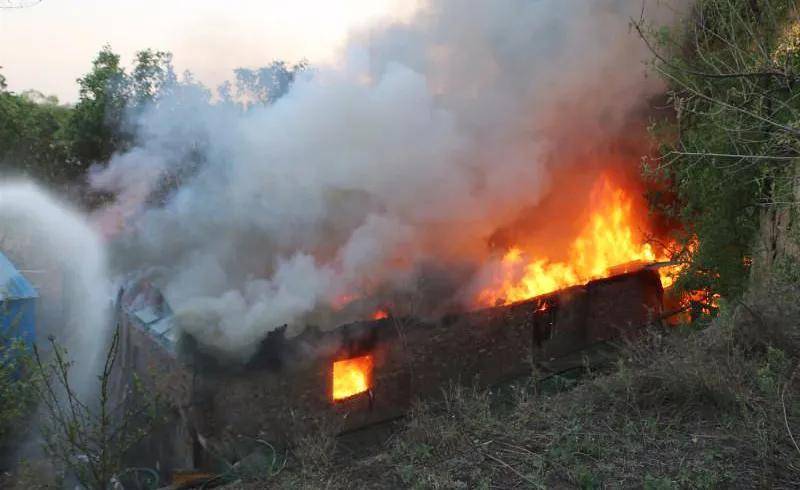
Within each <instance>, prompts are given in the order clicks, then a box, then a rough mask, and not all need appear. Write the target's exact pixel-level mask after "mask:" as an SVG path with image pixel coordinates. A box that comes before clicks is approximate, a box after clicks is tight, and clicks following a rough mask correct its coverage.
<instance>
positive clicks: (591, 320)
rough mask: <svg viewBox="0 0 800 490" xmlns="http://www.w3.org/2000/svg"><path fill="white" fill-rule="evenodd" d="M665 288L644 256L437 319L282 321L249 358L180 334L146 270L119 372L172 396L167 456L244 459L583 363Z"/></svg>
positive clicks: (199, 464) (638, 322)
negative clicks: (294, 326)
mask: <svg viewBox="0 0 800 490" xmlns="http://www.w3.org/2000/svg"><path fill="white" fill-rule="evenodd" d="M662 296H663V289H662V285H661V279H660V277H659V273H658V271H657V270H654V269H651V268H647V267H643V268H640V269H638V270H635V271H631V272H626V273H622V274H618V275H614V276H612V277H608V278H604V279H597V280H593V281H589V282H588V283H586V284H583V285H577V286H572V287H567V288H564V289H560V290H558V291H554V292H551V293H549V294H545V295H541V296H537V297H534V298H530V299H527V300H524V301H520V302H516V303H512V304H510V305H507V306H496V307H490V308H483V309H478V310H475V311H470V312H465V313H460V314H451V315H445V316H443V317H441V318H437V319H433V320H425V319H420V318H413V317H404V318H399V317H394V316H391V315H389V316H387V317H385V318H380V319H377V320H366V321H359V322H353V323H349V324H346V325H341V326H340V327H339V328H336V329H333V330H328V331H322V330H320V329H318V328H314V327H308V328H306V329H305V330H304V331H303V332H302V333H301V334H300V335H297V336H294V337H289V336H287V331H286V328H285V327H283V328H279V329H276V330H274V331H272V332H270V334H269V335H267V337H266V338H264V339H263V340H262V342H261V344H260V345H259V347H258V349H257V351H256V353H255V355H254V356H253V357H252V358H251V359H250V360H249V361H248V362H246V363H243V364H228V363H221V362H219V361H218V360H217V359H216V358H214V357H213V356H209V355H208V354H206V353H204V352H203V351H202V349H201V348H199V346H198V345H197V344H196V342H194V341H193V339H191V337H185V336H181V335H180V334H179V333H178V332H177V331H176V329H175V326H174V324H173V317H172V314H171V311H170V309H169V305H167V304H166V303H165V302H164V300H163V297H162V296H161V295H160V293H159V292H158V291H157V290H155V289H153V288H152V287H150V286H149V285H148V283H147V282H146V281H145V282H140V283H138V284H136V285H134V286H132V287H131V288H130V289H129V290H128V291H126V292H125V293H124V294H123V295H122V296H121V301H120V304H119V311H118V322H119V326H120V328H121V344H120V352H119V356H120V360H119V362H118V369H117V372H116V383H117V385H118V386H124V384H125V383H126V381H127V377H128V376H130V375H131V374H132V373H138V375H139V376H142V377H143V378H144V379H146V380H148V381H147V382H148V385H149V386H151V387H152V388H153V389H157V390H160V392H162V393H163V394H165V395H166V396H167V399H168V400H169V402H170V405H171V407H172V408H173V420H172V423H171V425H170V429H169V433H168V434H166V435H164V436H163V437H161V438H159V439H158V440H156V441H155V442H153V448H152V449H151V451H150V456H151V457H153V458H155V459H156V460H158V462H159V466H160V467H161V468H163V469H172V468H203V467H210V466H212V465H213V462H214V461H213V458H215V457H219V455H224V456H225V457H228V458H230V459H236V451H237V450H236V449H235V448H236V446H237V441H241V440H242V438H246V439H253V438H261V439H264V440H268V441H271V442H273V443H278V444H291V443H292V441H294V440H297V438H298V437H302V436H303V435H305V434H308V433H309V432H310V431H314V430H318V429H319V427H320V426H323V427H327V428H331V427H332V428H334V429H333V430H335V431H337V432H346V431H349V430H353V429H359V428H363V427H367V426H370V425H372V424H375V423H378V422H383V421H387V420H391V419H394V418H397V417H399V416H401V415H403V414H404V413H405V412H406V411H407V410H408V409H409V408H410V407H411V405H412V403H413V402H414V401H415V400H417V399H430V398H435V397H438V396H440V395H441V393H442V390H443V389H446V388H447V387H448V386H450V385H452V384H454V383H461V384H467V385H474V386H478V387H487V386H492V385H495V384H497V383H500V382H503V381H507V380H510V379H513V378H516V377H519V376H525V375H530V374H531V373H532V372H533V371H534V370H536V371H537V372H544V373H547V372H551V373H557V372H561V371H564V370H566V369H569V368H574V367H577V366H580V365H581V364H582V363H583V362H584V361H585V359H584V358H585V356H587V355H589V354H591V350H592V349H593V348H596V347H598V346H599V345H602V344H603V343H604V342H606V341H608V340H610V339H613V338H617V337H619V336H620V335H623V336H630V335H633V334H635V333H636V332H637V331H639V329H640V328H642V327H644V326H646V325H648V324H651V323H654V322H658V321H660V317H661V309H662ZM122 391H124V390H120V392H122ZM239 456H241V454H240V455H239Z"/></svg>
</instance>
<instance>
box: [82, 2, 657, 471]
mask: <svg viewBox="0 0 800 490" xmlns="http://www.w3.org/2000/svg"><path fill="white" fill-rule="evenodd" d="M645 3H646V4H647V6H648V12H651V13H653V16H652V18H656V17H657V15H658V13H659V11H658V6H656V5H655V4H656V2H650V1H648V2H645ZM651 9H656V10H655V11H653V10H651ZM660 12H661V13H663V12H664V11H660ZM641 13H642V5H639V4H637V5H633V6H632V5H631V3H630V2H627V1H624V0H602V1H597V2H592V5H591V6H589V7H587V6H585V5H572V4H571V3H569V2H561V1H556V0H541V1H534V2H527V1H526V2H514V1H510V2H478V3H476V4H475V5H472V6H471V8H466V9H465V8H463V4H462V2H460V1H455V0H440V1H431V2H424V5H423V7H422V8H421V10H420V12H419V14H418V15H416V16H414V17H413V18H411V19H410V20H408V22H402V23H396V24H392V25H388V26H387V25H383V26H379V27H376V28H373V29H367V30H366V31H364V32H360V33H357V34H354V35H353V37H352V39H351V42H350V43H349V44H348V46H347V50H345V52H344V54H343V56H342V59H341V60H339V61H340V63H339V64H336V65H335V66H324V67H321V68H320V69H318V70H315V71H313V73H312V72H308V73H299V74H297V76H296V77H295V78H293V82H292V84H291V87H290V88H289V89H287V91H286V92H285V93H281V94H276V97H275V98H274V99H275V102H274V103H271V104H268V105H265V106H263V107H262V106H257V105H256V106H251V107H247V108H246V109H245V110H242V108H240V107H237V106H235V105H232V104H223V103H220V104H215V103H210V102H209V100H208V97H203V96H202V94H200V96H198V94H197V93H195V92H193V91H191V90H189V89H186V91H185V92H182V90H183V89H184V88H185V87H184V88H181V87H177V88H176V91H175V93H174V94H172V95H171V96H167V97H164V98H162V99H159V101H158V103H157V104H154V105H153V106H152V107H147V108H146V109H145V110H143V111H141V112H140V113H138V114H137V118H138V119H137V121H136V123H137V124H136V127H137V128H138V134H137V144H136V145H135V147H134V148H132V149H131V150H130V151H128V152H126V153H124V154H120V155H116V156H115V157H114V158H113V159H112V161H111V162H110V163H109V165H108V166H107V167H106V168H103V169H98V170H97V171H96V172H95V173H94V174H93V175H92V176H91V183H92V185H93V186H94V187H95V188H97V189H100V190H103V191H105V192H111V193H113V194H114V195H115V200H114V202H112V203H111V204H110V205H109V206H108V207H106V208H104V209H101V210H100V211H99V212H98V213H97V215H96V216H95V218H96V219H97V222H98V223H100V224H101V226H105V225H106V224H108V223H109V222H111V224H112V225H113V226H108V227H107V228H106V233H107V235H108V236H109V240H110V249H111V257H112V262H113V263H114V265H115V269H117V270H118V271H119V272H121V273H123V274H131V275H132V276H134V277H137V278H138V279H137V280H135V281H133V282H130V283H128V286H127V287H126V288H125V290H124V293H123V295H122V298H121V301H120V302H119V304H118V305H117V309H118V315H117V316H118V323H119V324H120V325H121V327H122V332H123V335H122V343H121V355H122V358H123V360H122V362H121V363H120V364H119V366H120V367H121V369H120V373H119V380H118V381H119V382H120V383H121V384H123V383H124V379H125V376H126V374H125V373H133V372H139V373H147V372H158V373H161V374H160V375H158V376H155V377H154V378H153V384H154V385H155V386H156V387H157V388H158V389H159V391H163V392H167V393H169V395H170V397H171V399H172V405H173V406H174V407H175V414H174V415H175V417H176V420H179V421H180V423H176V424H175V427H180V428H181V429H180V433H179V434H173V436H174V437H171V438H168V439H169V440H172V441H176V442H175V443H174V444H175V445H176V446H175V447H172V448H170V450H169V451H165V452H164V454H172V455H173V456H172V457H173V459H175V461H174V462H173V463H174V464H173V466H193V465H200V466H202V465H203V464H204V462H203V458H204V457H205V456H203V455H204V454H207V453H209V452H217V453H219V452H220V449H219V447H218V446H220V445H222V444H224V441H226V440H228V439H230V438H231V437H234V436H236V435H239V434H244V435H248V434H249V435H251V436H252V435H253V434H259V433H260V434H263V435H264V437H265V438H266V439H269V440H291V439H292V438H294V437H296V435H297V434H302V433H303V432H304V431H306V430H309V428H310V427H311V426H313V423H312V422H313V421H314V420H318V419H322V420H329V421H333V422H336V424H339V425H340V428H341V429H342V430H348V429H353V428H357V427H363V426H366V425H368V424H371V423H374V422H378V421H382V420H387V419H390V418H392V417H396V416H398V415H399V414H402V413H403V412H404V411H405V410H406V409H407V407H408V406H409V404H410V403H411V402H412V400H414V399H416V398H428V397H430V396H434V395H435V394H437V393H439V392H440V390H441V389H442V388H443V387H446V386H447V385H448V384H449V383H452V382H464V383H474V382H476V379H477V382H478V384H480V385H483V386H486V385H491V384H494V383H496V382H500V381H502V380H504V379H507V378H509V377H513V376H516V375H520V374H524V373H527V372H530V370H531V369H532V366H537V369H545V370H546V369H552V370H553V371H558V370H559V369H561V368H562V367H563V365H564V364H569V363H570V362H574V359H573V360H572V361H570V359H571V356H574V355H576V353H578V352H581V351H584V350H585V349H587V348H590V347H591V346H593V345H595V344H596V343H598V342H602V341H605V340H608V339H610V338H613V337H615V336H617V335H618V334H620V333H625V332H631V331H634V330H636V329H637V328H638V327H641V326H643V325H645V324H647V323H648V322H650V321H653V320H657V319H658V318H660V315H661V308H662V294H663V286H662V284H664V285H667V284H669V277H668V276H666V275H663V276H664V277H661V276H662V274H660V273H659V271H658V270H656V269H653V268H652V267H653V265H654V264H657V263H661V262H666V261H668V260H669V258H670V254H669V252H668V251H667V250H665V247H657V246H656V245H655V243H656V242H657V241H655V240H649V241H648V240H647V238H648V237H652V236H656V237H659V238H664V237H665V236H666V235H665V233H664V226H662V225H661V224H659V223H657V222H655V220H654V219H653V218H652V216H649V215H648V211H647V205H646V203H645V202H644V199H643V193H644V191H645V188H644V185H643V183H642V182H641V178H640V176H639V172H638V170H639V163H640V158H641V156H642V155H645V154H647V153H648V151H649V150H650V148H649V144H648V139H647V132H646V125H647V121H648V116H649V115H650V113H651V105H650V104H649V100H650V99H651V98H652V97H654V96H656V95H657V94H658V93H659V91H660V89H661V87H660V85H659V82H657V81H655V80H653V79H648V78H645V77H644V76H643V74H642V70H641V66H640V63H639V61H640V60H641V59H642V58H644V57H646V48H645V47H644V46H642V45H641V43H640V42H639V41H638V40H637V39H635V36H631V37H625V34H626V33H628V22H629V19H630V17H631V16H634V15H635V16H638V15H641ZM667 15H671V14H670V12H667ZM612 67H613V68H612ZM189 88H191V87H189ZM662 241H663V240H662ZM423 286H424V287H423ZM370 318H371V320H366V319H370ZM176 430H177V429H176ZM166 439H167V438H165V440H166ZM178 446H179V447H178ZM167 459H168V458H167V456H165V457H164V459H163V460H164V461H166V460H167ZM165 464H166V463H165Z"/></svg>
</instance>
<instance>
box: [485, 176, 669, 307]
mask: <svg viewBox="0 0 800 490" xmlns="http://www.w3.org/2000/svg"><path fill="white" fill-rule="evenodd" d="M597 197H598V199H596V201H597V202H595V203H593V204H594V208H595V211H593V212H592V213H591V214H590V216H589V218H588V220H587V222H586V225H585V226H584V227H583V229H582V230H581V232H580V233H579V234H578V236H577V237H576V238H575V240H574V241H573V242H572V244H571V246H570V248H569V250H568V257H569V259H568V260H567V261H564V262H554V261H551V260H549V259H547V258H542V257H528V254H526V253H525V251H524V250H522V249H521V248H520V247H511V248H510V249H509V250H508V251H507V252H506V254H505V255H504V256H503V258H502V260H501V261H500V264H499V270H498V271H496V272H497V274H496V275H495V281H494V283H493V284H492V285H491V286H489V287H487V288H485V289H483V290H482V291H480V293H479V294H478V303H479V304H481V305H487V306H493V305H496V304H500V303H506V302H516V301H522V300H525V299H529V298H533V297H536V296H539V295H542V294H547V293H550V292H553V291H557V290H559V289H563V288H565V287H569V286H574V285H577V284H584V283H586V282H588V281H590V280H592V279H596V278H600V277H607V276H609V275H611V274H619V273H623V272H627V271H630V270H633V269H635V268H636V267H640V266H641V265H642V264H646V263H652V262H656V261H658V260H668V258H667V257H658V256H657V255H656V253H655V251H654V250H653V247H652V246H651V245H650V244H649V243H641V242H640V241H639V240H637V234H636V233H634V229H635V223H636V221H635V219H634V215H633V212H632V206H633V201H632V200H631V199H630V198H629V197H628V196H627V195H626V194H625V192H624V191H623V190H622V189H619V188H614V187H613V186H612V185H611V184H610V182H609V181H608V180H605V179H604V180H603V182H602V187H601V188H600V189H599V194H598V195H597ZM662 283H663V284H664V286H665V287H666V286H668V285H669V284H671V278H670V277H669V275H667V274H666V272H665V273H664V274H662Z"/></svg>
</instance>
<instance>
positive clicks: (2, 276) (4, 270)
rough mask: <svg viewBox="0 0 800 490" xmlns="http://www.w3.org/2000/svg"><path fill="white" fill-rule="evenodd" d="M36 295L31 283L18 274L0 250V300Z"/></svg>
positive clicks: (33, 296)
mask: <svg viewBox="0 0 800 490" xmlns="http://www.w3.org/2000/svg"><path fill="white" fill-rule="evenodd" d="M38 297H39V293H37V292H36V289H34V287H33V286H32V285H31V283H30V282H28V280H27V279H25V277H24V276H23V275H22V274H20V272H19V271H18V270H17V268H16V267H14V264H12V263H11V261H10V260H8V258H7V257H6V256H5V255H3V252H0V301H4V300H7V299H22V298H38Z"/></svg>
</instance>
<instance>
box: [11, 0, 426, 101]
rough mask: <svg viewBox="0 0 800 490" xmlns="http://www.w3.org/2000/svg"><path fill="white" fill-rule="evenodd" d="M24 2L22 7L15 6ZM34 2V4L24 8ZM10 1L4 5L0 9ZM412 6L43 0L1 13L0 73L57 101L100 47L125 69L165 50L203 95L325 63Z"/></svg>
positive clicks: (69, 93)
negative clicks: (366, 29)
mask: <svg viewBox="0 0 800 490" xmlns="http://www.w3.org/2000/svg"><path fill="white" fill-rule="evenodd" d="M18 1H20V0H18ZM21 1H24V2H27V3H32V0H21ZM9 2H13V0H0V7H2V6H3V5H5V4H8V3H9ZM416 4H417V2H416V0H316V1H315V0H289V1H286V0H227V1H221V0H42V1H41V2H40V3H38V4H36V5H33V6H30V7H27V8H17V9H5V8H0V66H2V67H3V68H2V69H1V70H0V73H2V74H3V75H4V76H5V77H6V79H7V82H8V86H9V89H10V90H12V91H15V92H21V91H23V90H26V89H36V90H39V91H41V92H43V93H44V94H45V95H56V96H57V97H58V98H59V100H60V101H62V102H74V101H75V100H76V99H77V97H78V88H77V84H76V82H75V80H76V79H77V78H78V77H80V76H82V75H83V74H85V73H86V72H87V71H89V69H90V68H91V62H92V59H93V58H94V56H95V55H96V54H97V52H98V51H99V50H100V48H101V47H102V46H103V45H104V44H110V45H111V47H112V49H113V50H114V51H115V52H117V53H119V54H120V55H122V58H123V62H124V64H125V65H126V66H129V65H130V62H131V60H132V58H133V55H134V53H135V52H136V51H138V50H141V49H145V48H153V49H159V50H165V51H171V52H172V53H173V55H174V63H175V67H176V69H177V70H178V72H182V71H183V70H186V69H189V70H191V71H192V72H193V73H194V74H195V76H196V77H197V78H198V79H199V80H200V81H202V82H203V83H204V84H206V85H207V86H209V87H216V86H217V85H218V84H219V83H221V82H222V81H224V80H226V79H229V78H231V74H232V70H233V69H234V68H238V67H251V68H255V67H258V66H263V65H266V64H268V63H269V62H270V61H272V60H274V59H283V60H286V61H289V62H294V61H297V60H299V59H301V58H306V59H308V60H309V61H310V62H311V63H312V64H320V63H329V62H333V61H334V60H335V59H336V54H337V53H338V52H339V50H340V48H341V47H342V46H343V44H344V42H345V40H346V39H347V34H348V32H350V31H352V30H354V29H359V28H361V27H363V26H365V25H368V24H371V23H374V22H386V21H390V20H392V19H403V18H407V17H408V16H409V15H410V14H411V13H412V12H413V10H414V8H415V6H416Z"/></svg>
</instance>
